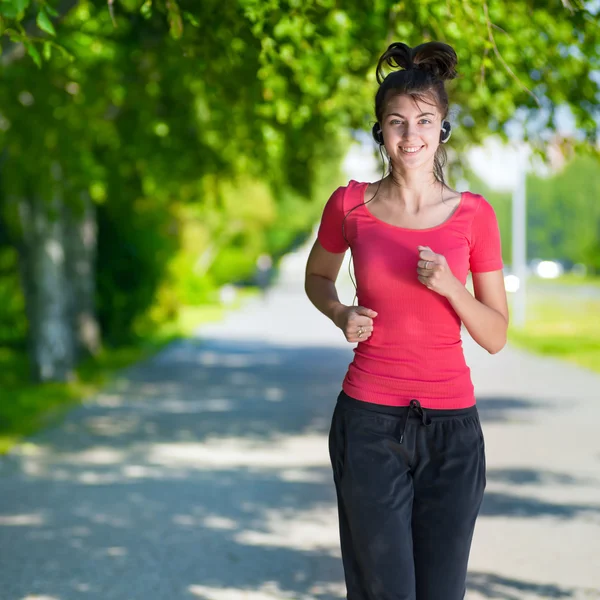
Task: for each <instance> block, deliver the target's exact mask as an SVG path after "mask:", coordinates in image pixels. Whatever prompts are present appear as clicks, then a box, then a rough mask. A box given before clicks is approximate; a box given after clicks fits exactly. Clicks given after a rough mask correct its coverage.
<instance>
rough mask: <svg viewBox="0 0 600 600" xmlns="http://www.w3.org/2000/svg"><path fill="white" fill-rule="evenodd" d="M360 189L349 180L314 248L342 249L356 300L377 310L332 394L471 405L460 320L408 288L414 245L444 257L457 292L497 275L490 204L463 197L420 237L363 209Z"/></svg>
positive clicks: (496, 236)
mask: <svg viewBox="0 0 600 600" xmlns="http://www.w3.org/2000/svg"><path fill="white" fill-rule="evenodd" d="M368 185H369V184H368V183H360V182H357V181H350V183H349V184H348V185H347V186H344V187H340V188H338V189H337V190H336V191H335V192H334V193H333V194H332V196H331V198H329V200H328V201H327V204H326V205H325V208H324V210H323V216H322V219H321V224H320V227H319V233H318V239H319V242H320V243H321V245H322V246H323V248H325V250H327V251H329V252H335V253H340V252H345V251H346V250H347V248H348V244H346V241H345V240H344V237H343V235H342V220H343V218H344V215H345V214H346V213H348V211H349V210H350V209H351V208H353V207H355V206H357V205H360V206H359V208H356V209H355V210H353V211H352V212H350V213H349V215H348V217H347V218H346V220H345V222H344V232H345V236H346V239H347V240H348V241H349V243H350V246H351V248H352V255H353V262H354V272H355V279H356V283H357V300H358V303H359V304H360V305H361V306H365V307H367V308H371V309H373V310H375V311H377V313H378V315H377V317H375V319H374V321H373V333H372V334H371V337H370V338H368V339H367V340H365V341H364V342H359V343H358V345H357V346H356V348H355V349H354V359H353V361H352V363H351V364H350V365H349V367H348V371H347V373H346V376H345V378H344V381H343V384H342V389H343V390H344V391H345V392H346V394H348V395H349V396H351V397H352V398H356V399H357V400H363V401H366V402H374V403H376V404H385V405H391V406H406V405H408V404H409V403H410V400H411V399H413V398H416V399H417V400H419V401H420V402H421V404H422V406H423V407H426V408H439V409H454V408H467V407H469V406H472V405H473V404H475V395H474V390H473V384H472V381H471V372H470V369H469V367H468V366H467V364H466V362H465V358H464V354H463V348H462V341H461V336H460V328H461V321H460V319H459V317H458V315H457V314H456V312H455V311H454V309H453V308H452V306H451V304H450V303H449V302H448V300H446V298H444V297H443V296H441V295H439V294H438V293H437V292H434V291H433V290H430V289H428V288H426V287H425V286H424V285H423V284H422V283H421V282H420V281H419V280H418V279H417V261H418V260H419V251H418V249H417V246H429V247H430V248H431V249H432V250H433V251H434V252H436V253H438V254H442V255H444V256H445V257H446V260H447V262H448V265H449V266H450V269H451V270H452V273H453V274H454V275H455V277H457V278H458V279H459V280H460V281H461V282H462V283H463V284H465V283H466V280H467V274H468V272H469V270H470V271H471V272H473V273H481V272H484V271H496V270H498V269H502V266H503V265H502V256H501V246H500V231H499V229H498V222H497V220H496V215H495V213H494V209H493V208H492V206H491V204H490V203H489V202H487V200H485V198H483V196H480V195H477V194H472V193H471V192H463V194H462V196H461V200H460V203H459V206H458V207H457V208H456V210H455V211H454V212H453V213H452V215H451V216H450V217H449V218H448V219H447V220H446V221H445V222H444V223H442V224H440V225H437V226H436V227H430V228H428V229H406V228H404V227H396V226H395V225H390V224H389V223H386V222H384V221H381V220H380V219H378V218H377V217H375V216H374V215H372V214H371V212H370V211H369V204H366V205H365V204H364V203H363V202H364V195H365V190H366V188H367V186H368Z"/></svg>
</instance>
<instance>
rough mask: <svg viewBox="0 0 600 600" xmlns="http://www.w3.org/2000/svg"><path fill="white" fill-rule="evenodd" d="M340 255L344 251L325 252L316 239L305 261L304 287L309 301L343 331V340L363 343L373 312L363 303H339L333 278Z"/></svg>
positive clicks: (340, 264) (367, 334)
mask: <svg viewBox="0 0 600 600" xmlns="http://www.w3.org/2000/svg"><path fill="white" fill-rule="evenodd" d="M344 254H345V252H341V253H339V254H334V253H332V252H327V250H325V248H323V246H321V243H320V242H319V240H317V241H316V242H315V243H314V245H313V247H312V250H311V251H310V255H309V257H308V261H307V263H306V277H305V280H304V290H305V291H306V295H307V296H308V298H309V300H310V301H311V302H312V303H313V304H314V305H315V306H316V307H317V308H318V309H319V310H320V311H321V312H322V313H323V314H324V315H326V316H327V317H329V318H330V319H331V320H332V321H333V322H334V324H335V325H336V327H339V328H340V329H341V330H342V331H343V332H344V335H345V336H346V340H348V341H349V342H352V343H354V342H360V341H363V342H364V341H365V340H366V339H367V338H369V337H370V336H371V333H372V332H373V319H374V318H375V317H376V316H377V313H376V312H375V311H374V310H371V309H369V308H366V307H363V306H352V307H349V306H346V305H344V304H342V303H341V302H340V299H339V297H338V293H337V290H336V288H335V281H336V279H337V276H338V273H339V272H340V267H341V266H342V262H343V260H344ZM359 330H360V331H361V333H360V335H358V332H359Z"/></svg>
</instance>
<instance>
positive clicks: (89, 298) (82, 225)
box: [65, 194, 100, 359]
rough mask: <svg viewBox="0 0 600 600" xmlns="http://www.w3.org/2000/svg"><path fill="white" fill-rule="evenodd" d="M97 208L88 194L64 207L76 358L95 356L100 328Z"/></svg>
mask: <svg viewBox="0 0 600 600" xmlns="http://www.w3.org/2000/svg"><path fill="white" fill-rule="evenodd" d="M96 229H97V228H96V211H95V209H94V204H93V203H92V201H91V199H90V197H89V196H88V195H87V194H82V196H81V199H80V201H79V202H78V203H76V204H75V205H72V204H69V205H68V206H65V249H66V263H65V265H66V274H67V279H68V281H69V285H70V288H71V306H70V311H69V312H70V319H71V326H72V327H73V330H74V334H73V336H74V341H75V356H76V358H77V359H79V358H83V357H86V356H96V355H97V354H98V352H99V350H100V327H99V326H98V320H97V318H96V311H95V294H96V264H95V262H96V247H97V246H96V241H97V235H96Z"/></svg>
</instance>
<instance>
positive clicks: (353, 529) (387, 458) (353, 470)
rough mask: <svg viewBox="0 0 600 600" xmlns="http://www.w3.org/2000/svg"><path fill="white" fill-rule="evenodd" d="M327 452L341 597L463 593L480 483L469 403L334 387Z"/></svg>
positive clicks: (439, 599)
mask: <svg viewBox="0 0 600 600" xmlns="http://www.w3.org/2000/svg"><path fill="white" fill-rule="evenodd" d="M329 452H330V457H331V464H332V467H333V478H334V482H335V487H336V491H337V497H338V510H339V520H340V541H341V548H342V559H343V563H344V572H345V577H346V587H347V592H348V596H347V598H348V600H462V599H463V598H464V595H465V580H466V575H467V562H468V558H469V550H470V547H471V540H472V537H473V529H474V527H475V520H476V518H477V514H478V512H479V507H480V505H481V500H482V498H483V490H484V488H485V452H484V441H483V433H482V431H481V425H480V423H479V416H478V412H477V408H476V407H475V406H473V407H471V408H467V409H460V410H433V409H423V408H421V406H420V404H419V402H418V401H412V403H411V407H406V408H405V407H381V406H378V405H373V404H368V403H365V402H361V401H359V400H355V399H353V398H350V397H349V396H347V395H346V394H345V393H344V392H341V393H340V395H339V397H338V401H337V404H336V407H335V410H334V413H333V419H332V423H331V431H330V434H329Z"/></svg>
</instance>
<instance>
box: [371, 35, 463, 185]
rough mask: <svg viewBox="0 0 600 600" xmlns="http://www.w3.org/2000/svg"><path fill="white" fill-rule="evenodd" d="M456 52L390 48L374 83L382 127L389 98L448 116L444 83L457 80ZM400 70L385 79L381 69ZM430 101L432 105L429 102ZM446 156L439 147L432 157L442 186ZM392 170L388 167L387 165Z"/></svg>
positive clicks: (436, 45) (440, 46)
mask: <svg viewBox="0 0 600 600" xmlns="http://www.w3.org/2000/svg"><path fill="white" fill-rule="evenodd" d="M457 62H458V57H457V56H456V52H455V51H454V50H453V49H452V47H451V46H448V44H444V43H442V42H426V43H425V44H419V45H418V46H415V47H414V48H410V47H409V46H407V45H406V44H403V43H402V42H395V43H393V44H391V45H390V46H389V47H388V49H387V50H386V51H385V52H384V53H383V54H382V56H381V58H380V59H379V62H378V63H377V71H376V75H377V83H379V89H378V90H377V94H376V95H375V116H376V117H377V121H378V122H379V124H380V125H381V122H382V120H383V110H384V108H385V104H386V102H387V101H388V100H389V99H390V97H392V96H395V95H401V94H406V95H408V96H411V97H412V98H413V100H415V101H419V102H425V103H426V104H435V105H437V107H438V110H439V111H440V113H441V114H442V120H444V119H446V117H447V116H448V108H449V102H448V94H447V92H446V87H445V85H444V82H445V81H448V80H450V79H454V78H455V77H456V64H457ZM386 64H387V65H388V66H389V67H392V68H400V69H402V70H400V71H392V72H391V73H389V74H388V75H387V76H385V77H384V73H383V67H384V65H386ZM432 101H433V102H432ZM446 160H447V156H446V150H445V148H444V147H443V146H442V145H440V146H439V147H438V149H437V151H436V153H435V158H434V167H433V173H434V176H435V178H436V179H437V180H438V181H440V182H441V183H442V184H445V182H444V171H443V167H444V165H445V164H446ZM390 166H391V165H390Z"/></svg>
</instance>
